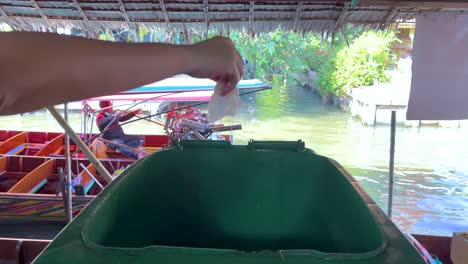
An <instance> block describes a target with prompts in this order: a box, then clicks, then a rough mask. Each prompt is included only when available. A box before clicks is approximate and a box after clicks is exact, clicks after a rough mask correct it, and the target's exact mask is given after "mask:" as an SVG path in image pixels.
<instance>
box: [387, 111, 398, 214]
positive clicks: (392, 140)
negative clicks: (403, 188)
mask: <svg viewBox="0 0 468 264" xmlns="http://www.w3.org/2000/svg"><path fill="white" fill-rule="evenodd" d="M395 133H396V111H395V110H392V119H391V126H390V162H389V163H390V164H389V173H388V208H387V214H388V217H389V218H392V207H393V173H394V167H395Z"/></svg>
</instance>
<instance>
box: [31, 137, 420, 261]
mask: <svg viewBox="0 0 468 264" xmlns="http://www.w3.org/2000/svg"><path fill="white" fill-rule="evenodd" d="M35 263H41V264H42V263H47V264H53V263H175V264H178V263H187V264H188V263H190V264H193V263H204V264H209V263H213V264H224V263H252V264H261V263H297V264H299V263H301V264H302V263H304V264H305V263H307V264H315V263H327V264H328V263H336V264H337V263H369V264H371V263H382V264H383V263H395V264H418V263H421V264H423V263H425V262H424V261H423V260H422V258H421V257H420V255H419V254H418V253H417V251H416V250H415V249H414V247H413V246H412V245H411V244H410V243H409V242H408V240H407V239H406V238H405V237H404V235H403V234H402V233H401V232H400V231H399V230H398V229H397V228H396V227H395V225H394V224H393V223H392V222H391V221H390V220H389V219H388V218H387V217H386V216H385V214H384V213H383V212H382V211H381V210H380V208H379V207H378V206H377V205H376V204H375V203H374V202H373V200H372V199H371V198H370V197H369V196H368V195H367V194H366V193H365V192H363V191H362V189H361V188H360V186H359V184H358V183H357V182H356V181H355V180H354V178H353V177H351V176H350V175H349V174H348V173H347V172H346V171H344V169H343V168H342V167H341V166H339V165H338V164H337V163H336V162H334V161H333V160H330V159H328V158H326V157H323V156H320V155H317V154H315V153H314V152H313V151H311V150H309V149H306V148H305V147H304V143H303V142H302V141H297V142H259V141H251V142H250V143H249V144H248V145H246V146H235V145H231V144H230V143H229V142H224V141H185V142H182V143H181V144H180V145H179V146H177V147H174V148H172V149H169V150H165V151H161V152H158V153H156V154H153V155H151V156H148V157H146V158H144V159H142V160H140V161H138V162H136V163H135V164H134V165H132V166H131V167H130V168H129V169H127V170H126V171H125V172H124V173H123V174H122V175H121V176H119V177H118V179H117V180H115V181H114V182H113V183H112V184H110V185H109V186H108V187H107V188H106V189H105V190H103V191H102V192H101V193H100V194H99V195H98V196H97V197H96V198H95V199H94V200H93V201H92V202H91V203H90V204H89V205H88V206H87V208H85V210H83V211H82V212H81V213H80V214H79V215H78V216H77V217H76V219H75V220H74V221H73V222H72V223H70V224H69V225H68V226H67V227H66V228H65V229H64V230H63V231H62V232H61V233H60V234H59V235H58V236H57V238H56V239H55V240H54V241H53V242H52V243H51V244H50V245H49V246H48V247H47V248H46V249H45V250H44V252H42V253H41V255H40V256H39V257H38V258H37V259H36V261H35Z"/></svg>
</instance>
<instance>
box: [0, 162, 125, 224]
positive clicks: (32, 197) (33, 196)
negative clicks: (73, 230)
mask: <svg viewBox="0 0 468 264" xmlns="http://www.w3.org/2000/svg"><path fill="white" fill-rule="evenodd" d="M101 162H102V163H103V164H104V166H105V167H106V169H107V170H108V171H109V172H110V173H111V174H113V175H114V176H117V175H118V174H119V173H120V169H121V168H126V167H128V166H129V165H131V164H132V163H133V161H132V160H119V159H112V160H111V159H108V160H101ZM80 164H82V165H80ZM83 166H84V167H85V168H86V169H87V171H89V172H90V173H91V174H92V176H91V175H89V174H88V172H86V171H85V170H83V169H81V168H82V167H83ZM64 167H65V159H64V158H56V157H54V158H50V157H28V156H3V157H0V220H26V221H31V220H32V221H64V220H65V215H64V209H63V208H64V202H63V199H62V197H61V193H60V192H59V190H60V188H61V187H62V188H63V186H60V184H59V182H60V181H59V172H58V168H64ZM72 173H73V174H75V175H77V177H75V182H74V183H75V184H81V185H82V186H83V189H84V195H82V196H77V195H74V196H73V214H74V215H76V214H78V213H79V212H80V211H81V209H82V208H83V207H84V206H86V205H87V204H88V203H89V202H90V201H91V200H92V199H93V198H94V197H95V196H96V194H98V193H99V192H100V191H101V187H100V186H99V185H101V186H103V187H105V186H106V185H107V182H106V181H105V180H104V179H103V178H102V177H101V176H100V175H99V173H98V172H97V171H96V169H95V168H94V166H93V165H92V164H90V163H89V161H88V160H86V159H73V160H72ZM78 181H80V182H78ZM96 181H98V183H99V184H97V183H96Z"/></svg>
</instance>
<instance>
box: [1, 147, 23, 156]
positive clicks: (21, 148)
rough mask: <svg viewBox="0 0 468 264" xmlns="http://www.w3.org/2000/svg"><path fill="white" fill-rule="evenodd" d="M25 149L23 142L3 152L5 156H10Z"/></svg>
mask: <svg viewBox="0 0 468 264" xmlns="http://www.w3.org/2000/svg"><path fill="white" fill-rule="evenodd" d="M24 149H25V145H24V144H21V145H19V146H17V147H15V148H13V149H12V150H10V151H8V152H7V153H5V155H6V156H12V155H17V154H19V153H21V151H23V150H24Z"/></svg>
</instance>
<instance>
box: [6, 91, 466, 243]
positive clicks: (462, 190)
mask: <svg viewBox="0 0 468 264" xmlns="http://www.w3.org/2000/svg"><path fill="white" fill-rule="evenodd" d="M242 102H243V108H242V111H241V112H240V114H238V115H237V116H236V117H234V118H225V119H224V120H222V121H223V123H224V124H227V125H229V124H232V123H236V124H238V123H240V124H242V127H243V128H242V130H241V131H235V132H233V135H234V138H235V141H236V143H239V144H243V143H246V142H247V141H248V140H249V139H256V140H297V139H302V140H304V141H305V142H306V145H307V147H309V148H312V149H314V150H315V151H316V152H317V153H319V154H321V155H325V156H328V157H331V158H333V159H335V160H337V161H338V162H339V163H341V164H342V165H343V166H344V167H345V168H346V169H348V170H349V172H350V173H351V174H352V175H353V176H355V177H356V179H357V180H358V181H359V182H360V183H361V185H362V186H363V187H364V188H365V190H366V191H367V192H369V194H370V195H371V196H372V198H373V199H374V200H375V201H376V202H377V203H378V204H379V205H380V206H381V207H382V208H383V209H384V210H385V211H386V204H387V199H388V195H387V185H388V158H389V142H390V128H389V127H388V126H385V125H377V126H375V127H369V126H364V125H362V124H361V123H360V122H359V121H357V120H354V119H352V118H351V117H350V115H349V114H348V113H345V112H342V111H340V110H339V109H337V108H336V107H333V106H327V105H323V104H322V101H321V99H320V98H319V97H318V96H316V95H314V94H313V93H312V92H311V91H310V90H308V89H304V88H300V87H288V88H282V89H277V88H275V89H273V90H268V91H263V92H259V93H256V94H249V95H246V96H243V97H242ZM204 108H205V109H206V107H204ZM80 118H81V117H80V115H79V114H72V115H71V120H72V121H71V123H72V125H73V127H74V128H75V130H76V131H80V127H81V126H80V120H81V119H80ZM0 129H10V130H12V129H22V130H23V129H24V130H36V131H37V130H39V131H61V128H60V127H59V126H58V125H57V124H56V122H55V120H53V118H52V117H51V116H50V115H47V114H45V112H38V113H34V114H26V115H23V116H22V117H21V116H19V115H17V116H9V117H0ZM124 129H125V130H126V132H127V133H136V134H162V133H163V131H162V129H161V127H159V126H157V125H154V124H151V123H147V122H136V123H132V124H130V125H128V126H125V128H124ZM467 132H468V131H466V129H463V128H462V129H453V128H437V127H423V128H419V129H418V128H406V127H398V128H397V134H396V156H395V177H396V179H395V194H394V199H395V200H394V208H393V220H394V221H395V222H396V223H397V225H398V226H399V227H400V228H401V229H402V230H403V231H408V232H413V233H428V234H437V235H451V233H452V232H453V231H460V230H463V229H464V230H467V229H468V163H467V162H466V161H467V160H468V151H466V150H467V149H468V137H467V136H466V135H467V134H468V133H467ZM330 191H333V190H330Z"/></svg>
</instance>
